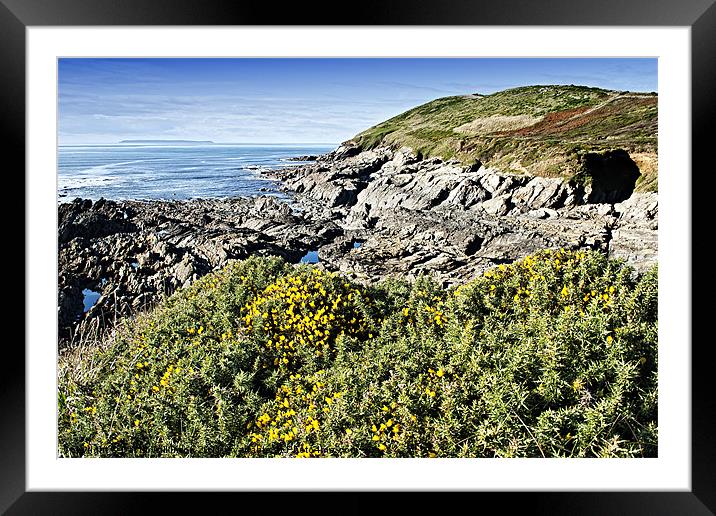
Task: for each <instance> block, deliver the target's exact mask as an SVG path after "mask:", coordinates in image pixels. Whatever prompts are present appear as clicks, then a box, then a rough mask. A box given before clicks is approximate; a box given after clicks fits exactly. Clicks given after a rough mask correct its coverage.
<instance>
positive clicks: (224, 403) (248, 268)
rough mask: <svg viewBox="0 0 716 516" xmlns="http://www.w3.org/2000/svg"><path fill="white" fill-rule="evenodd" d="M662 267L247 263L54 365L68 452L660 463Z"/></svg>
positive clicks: (530, 260) (563, 256)
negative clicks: (398, 276)
mask: <svg viewBox="0 0 716 516" xmlns="http://www.w3.org/2000/svg"><path fill="white" fill-rule="evenodd" d="M656 371H657V270H656V267H655V268H654V269H653V270H651V271H650V272H649V273H647V274H645V275H643V276H642V277H641V278H638V279H635V277H634V274H633V271H632V270H631V269H630V268H629V267H627V266H625V265H624V264H623V263H621V262H618V261H613V260H608V259H607V258H606V257H604V256H603V255H601V254H599V253H596V252H581V251H578V252H574V251H563V250H558V251H543V252H540V253H537V254H535V255H533V256H530V257H527V258H525V259H523V260H521V261H518V262H515V263H513V264H512V265H501V266H499V267H497V268H495V269H493V270H490V271H487V272H486V273H485V274H484V275H482V276H481V277H479V278H478V279H476V280H475V281H472V282H471V283H468V284H467V285H463V286H460V287H458V288H456V289H451V290H444V289H442V288H440V287H439V286H438V285H436V284H435V283H434V282H432V281H431V280H430V279H429V278H427V277H422V278H419V279H418V280H417V281H415V282H413V283H409V282H406V281H400V280H389V281H385V282H382V283H380V284H377V285H374V286H370V287H362V286H359V285H357V284H354V283H352V282H351V281H349V280H347V279H345V278H343V277H341V276H339V275H336V274H332V273H327V272H325V271H322V270H320V269H318V268H315V267H311V266H307V265H302V266H291V265H288V264H286V263H284V262H283V261H282V260H280V259H266V258H251V259H248V260H245V261H243V262H236V263H234V264H232V265H230V266H228V267H227V268H225V269H223V270H222V271H219V272H216V273H212V274H209V275H207V276H205V277H204V278H202V279H201V280H199V281H198V282H196V283H195V284H194V285H192V286H191V287H188V288H186V289H183V290H181V291H179V292H177V293H175V294H174V295H173V296H172V297H171V298H169V299H168V300H166V302H164V303H163V304H162V305H161V306H160V307H159V308H158V309H156V310H154V311H153V312H151V313H149V314H146V315H143V316H141V317H137V318H135V319H133V320H130V321H128V322H127V323H126V327H125V328H124V329H123V330H121V331H119V332H118V336H117V337H115V338H114V339H113V340H112V342H110V343H109V344H107V345H106V346H103V347H98V348H97V349H94V350H90V351H86V352H85V353H84V354H83V355H82V356H81V357H79V356H73V355H67V356H65V357H63V358H62V359H61V361H60V379H59V380H60V381H59V393H58V403H59V452H60V454H61V455H62V456H67V457H76V456H108V457H175V456H177V457H225V456H236V457H543V456H544V457H641V456H656V453H657V426H656V422H657V374H656Z"/></svg>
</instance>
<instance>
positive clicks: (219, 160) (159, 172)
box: [57, 144, 335, 201]
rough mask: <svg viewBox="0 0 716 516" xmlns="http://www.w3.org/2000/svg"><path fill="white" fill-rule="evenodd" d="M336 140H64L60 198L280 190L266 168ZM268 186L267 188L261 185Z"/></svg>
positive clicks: (193, 195) (189, 195) (292, 163)
mask: <svg viewBox="0 0 716 516" xmlns="http://www.w3.org/2000/svg"><path fill="white" fill-rule="evenodd" d="M333 148H335V146H315V145H314V146H299V145H263V146H249V145H228V144H227V145H224V144H216V145H133V144H132V145H130V144H118V145H88V146H75V145H71V146H69V145H68V146H60V147H59V152H58V154H59V162H58V174H57V186H58V195H59V197H60V201H67V200H71V199H74V198H75V197H82V198H85V199H93V200H96V199H99V198H100V197H104V198H105V199H115V200H119V199H192V198H197V197H201V198H210V197H214V198H215V197H236V196H250V195H259V194H266V195H277V196H283V194H281V193H280V192H279V191H278V186H279V185H278V183H277V182H275V181H271V180H269V179H266V178H262V177H260V175H259V171H260V170H261V169H271V168H280V167H289V166H296V165H299V164H300V163H299V162H296V161H284V160H285V159H286V158H289V157H293V156H301V155H307V154H324V153H326V152H328V151H330V150H332V149H333ZM261 189H265V190H267V191H262V190H261Z"/></svg>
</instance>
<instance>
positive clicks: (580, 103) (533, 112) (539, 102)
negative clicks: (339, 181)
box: [350, 86, 658, 191]
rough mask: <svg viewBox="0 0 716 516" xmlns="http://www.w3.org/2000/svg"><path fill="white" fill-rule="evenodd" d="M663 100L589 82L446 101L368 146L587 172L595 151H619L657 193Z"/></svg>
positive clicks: (367, 137)
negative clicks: (659, 106)
mask: <svg viewBox="0 0 716 516" xmlns="http://www.w3.org/2000/svg"><path fill="white" fill-rule="evenodd" d="M657 103H658V97H657V95H656V94H651V93H632V92H619V91H611V90H602V89H598V88H587V87H582V86H528V87H523V88H515V89H511V90H506V91H502V92H498V93H494V94H492V95H462V96H455V97H445V98H440V99H437V100H434V101H431V102H428V103H427V104H423V105H422V106H418V107H416V108H414V109H411V110H409V111H406V112H405V113H402V114H400V115H398V116H395V117H393V118H391V119H389V120H386V121H385V122H382V123H380V124H378V125H376V126H374V127H371V128H369V129H367V130H366V131H363V132H362V133H360V134H358V135H357V136H356V137H355V138H353V139H352V140H351V141H350V143H351V144H353V145H355V146H357V147H359V148H361V149H364V150H367V149H373V148H376V147H380V146H387V147H390V148H392V149H394V150H395V149H398V148H400V147H404V146H405V147H410V148H411V149H414V150H415V151H416V153H418V154H419V155H421V156H423V157H432V156H439V157H441V158H443V159H450V158H455V159H457V160H458V161H460V162H461V163H463V164H470V163H474V162H476V161H478V162H480V163H482V164H483V165H484V166H488V167H492V168H496V169H499V170H502V171H503V172H506V173H511V174H524V175H530V176H544V177H562V178H566V179H572V178H574V177H575V176H579V175H580V174H581V173H582V172H583V171H584V168H585V167H588V166H589V164H590V158H589V156H590V155H593V154H603V153H605V152H609V151H615V150H619V151H622V152H624V153H626V155H628V156H629V158H630V160H631V161H632V162H633V163H634V165H635V166H636V167H637V168H638V169H639V171H640V175H639V176H638V178H637V180H636V189H637V191H656V189H657V183H656V176H657V166H656V163H657V160H656V154H657V115H658V109H657Z"/></svg>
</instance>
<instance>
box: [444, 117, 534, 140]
mask: <svg viewBox="0 0 716 516" xmlns="http://www.w3.org/2000/svg"><path fill="white" fill-rule="evenodd" d="M541 120H542V117H536V116H531V115H512V116H508V115H492V116H488V117H484V118H476V119H475V120H473V121H472V122H468V123H466V124H463V125H461V126H459V127H456V128H455V129H453V130H454V131H455V132H456V133H461V134H474V135H483V134H491V133H497V132H510V131H515V130H518V129H522V128H524V127H529V126H532V125H535V124H537V123H539V122H540V121H541Z"/></svg>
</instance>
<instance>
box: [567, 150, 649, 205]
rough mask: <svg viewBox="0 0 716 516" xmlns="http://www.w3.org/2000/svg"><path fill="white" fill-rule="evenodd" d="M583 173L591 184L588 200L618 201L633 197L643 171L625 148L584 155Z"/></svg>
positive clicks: (592, 202)
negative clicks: (640, 170)
mask: <svg viewBox="0 0 716 516" xmlns="http://www.w3.org/2000/svg"><path fill="white" fill-rule="evenodd" d="M582 167H583V168H582V173H581V174H580V175H583V177H584V179H587V180H588V181H587V182H588V183H589V184H590V185H591V189H590V191H589V195H588V196H587V198H586V202H587V203H589V204H596V203H612V204H613V203H617V202H622V201H625V200H626V199H628V198H629V197H631V194H632V193H633V192H634V187H635V186H636V180H637V179H638V178H639V176H640V175H641V173H640V172H639V167H638V166H637V165H636V163H634V160H632V159H631V157H630V156H629V154H628V153H627V152H626V151H624V150H621V149H619V150H613V151H607V152H604V153H588V154H585V155H584V156H583V157H582Z"/></svg>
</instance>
